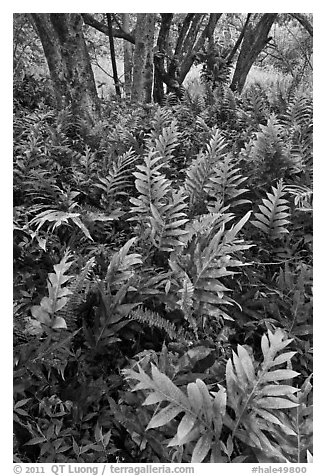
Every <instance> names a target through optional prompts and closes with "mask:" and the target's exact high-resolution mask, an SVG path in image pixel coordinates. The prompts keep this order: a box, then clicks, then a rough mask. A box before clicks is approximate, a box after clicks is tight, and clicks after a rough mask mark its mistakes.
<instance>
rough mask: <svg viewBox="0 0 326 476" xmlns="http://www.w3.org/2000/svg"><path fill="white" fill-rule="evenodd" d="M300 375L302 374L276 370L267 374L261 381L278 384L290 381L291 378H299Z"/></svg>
mask: <svg viewBox="0 0 326 476" xmlns="http://www.w3.org/2000/svg"><path fill="white" fill-rule="evenodd" d="M298 375H300V374H299V373H298V372H295V371H294V370H288V369H283V370H274V371H273V372H267V373H266V374H265V375H263V376H262V377H261V378H260V379H259V380H260V381H261V382H273V381H275V382H276V381H277V380H289V379H291V378H294V377H297V376H298Z"/></svg>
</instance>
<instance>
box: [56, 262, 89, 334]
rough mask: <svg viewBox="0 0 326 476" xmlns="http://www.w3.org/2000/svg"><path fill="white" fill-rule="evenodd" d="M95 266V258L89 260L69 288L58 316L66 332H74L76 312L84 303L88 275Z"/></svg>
mask: <svg viewBox="0 0 326 476" xmlns="http://www.w3.org/2000/svg"><path fill="white" fill-rule="evenodd" d="M94 265H95V258H94V257H92V258H90V259H89V260H88V261H87V263H86V264H85V266H84V268H83V269H82V270H81V272H80V273H79V274H78V275H77V277H76V279H75V280H74V281H73V282H72V284H71V285H70V287H69V290H70V292H71V296H70V298H69V301H68V303H67V305H66V306H65V307H64V309H63V310H62V311H61V313H60V315H61V317H62V318H63V319H64V320H65V322H66V324H67V328H68V330H75V326H76V319H77V310H78V308H79V306H80V305H81V304H82V303H83V302H84V298H85V296H86V295H87V292H88V287H89V285H90V274H91V271H92V269H93V267H94Z"/></svg>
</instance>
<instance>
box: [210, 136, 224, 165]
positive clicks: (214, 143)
mask: <svg viewBox="0 0 326 476" xmlns="http://www.w3.org/2000/svg"><path fill="white" fill-rule="evenodd" d="M226 148H227V143H226V141H225V138H224V136H223V134H222V132H221V131H220V130H219V129H217V128H213V130H212V136H211V138H210V141H209V143H208V144H207V146H206V156H207V158H208V161H209V163H210V164H212V163H214V164H216V163H217V161H219V160H221V159H222V158H223V157H224V155H225V154H226Z"/></svg>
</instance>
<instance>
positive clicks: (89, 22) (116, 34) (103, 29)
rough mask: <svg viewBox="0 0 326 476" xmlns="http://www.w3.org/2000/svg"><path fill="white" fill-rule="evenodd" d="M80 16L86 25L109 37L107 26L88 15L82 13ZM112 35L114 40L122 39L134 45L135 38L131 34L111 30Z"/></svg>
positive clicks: (114, 29) (116, 29) (115, 29)
mask: <svg viewBox="0 0 326 476" xmlns="http://www.w3.org/2000/svg"><path fill="white" fill-rule="evenodd" d="M81 16H82V17H83V20H84V22H85V24H86V25H89V26H91V27H93V28H95V29H96V30H98V31H101V32H102V33H104V34H105V35H107V36H109V29H108V26H107V25H105V24H104V23H102V22H100V21H98V20H96V19H95V18H94V17H93V16H92V15H90V14H89V13H82V14H81ZM112 35H113V36H114V37H115V38H123V39H124V40H127V41H130V43H133V44H135V37H134V35H132V34H131V33H127V32H126V31H124V30H123V29H122V28H112Z"/></svg>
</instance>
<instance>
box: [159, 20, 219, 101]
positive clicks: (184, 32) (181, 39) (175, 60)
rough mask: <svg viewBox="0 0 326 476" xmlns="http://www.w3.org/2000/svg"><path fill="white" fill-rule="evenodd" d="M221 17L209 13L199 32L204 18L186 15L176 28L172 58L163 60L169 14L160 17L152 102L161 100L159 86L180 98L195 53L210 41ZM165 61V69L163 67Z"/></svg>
mask: <svg viewBox="0 0 326 476" xmlns="http://www.w3.org/2000/svg"><path fill="white" fill-rule="evenodd" d="M221 15H222V13H211V14H210V15H209V18H208V21H207V24H206V26H205V27H204V28H203V30H202V32H201V33H200V34H199V32H200V28H201V27H202V24H203V21H204V20H205V17H206V14H204V13H188V14H187V15H186V17H185V19H184V21H183V24H182V26H181V28H180V32H179V36H178V38H177V42H176V46H175V50H174V55H173V57H172V58H170V57H167V54H166V53H167V51H168V43H169V30H170V27H171V23H172V18H173V14H172V13H161V17H162V23H161V28H160V32H159V35H158V39H157V48H156V49H157V52H156V53H155V55H154V64H155V83H154V99H155V101H157V102H161V100H162V97H163V82H164V83H165V84H166V85H167V89H168V91H169V92H174V93H175V94H176V95H177V96H178V97H181V95H182V93H181V88H180V86H181V84H182V82H183V80H184V79H185V77H186V75H187V73H188V72H189V70H190V68H191V66H192V64H193V62H194V59H195V56H196V53H198V51H199V50H200V49H201V48H202V46H203V45H204V43H205V40H206V39H209V40H211V38H212V37H213V35H214V29H215V27H216V23H217V21H218V19H219V18H220V16H221ZM165 58H167V64H168V67H167V68H166V67H165Z"/></svg>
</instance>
